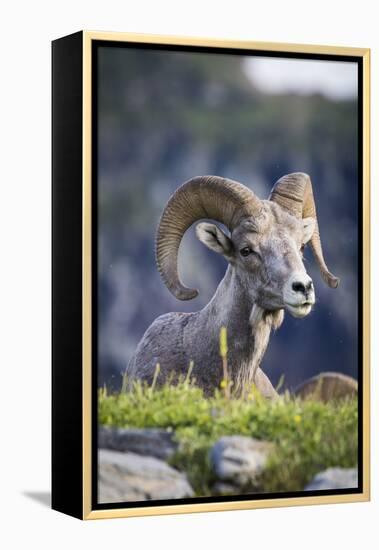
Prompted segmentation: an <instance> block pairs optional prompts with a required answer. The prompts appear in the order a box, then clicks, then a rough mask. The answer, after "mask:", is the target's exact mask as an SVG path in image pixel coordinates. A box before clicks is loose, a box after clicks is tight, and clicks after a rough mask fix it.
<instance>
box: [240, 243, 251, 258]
mask: <svg viewBox="0 0 379 550" xmlns="http://www.w3.org/2000/svg"><path fill="white" fill-rule="evenodd" d="M253 252H254V250H252V249H251V248H250V246H245V247H244V248H241V250H240V254H241V256H243V257H244V258H245V257H246V256H249V254H253Z"/></svg>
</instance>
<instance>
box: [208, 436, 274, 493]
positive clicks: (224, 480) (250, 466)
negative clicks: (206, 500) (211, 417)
mask: <svg viewBox="0 0 379 550" xmlns="http://www.w3.org/2000/svg"><path fill="white" fill-rule="evenodd" d="M272 449H273V444H272V443H270V442H268V441H258V440H257V439H254V438H251V437H244V436H239V435H233V436H225V437H222V438H221V439H219V440H218V441H217V442H216V443H215V444H214V445H213V447H212V449H211V452H210V461H211V464H212V468H213V471H214V474H215V476H216V478H217V479H218V482H217V483H216V484H215V487H214V489H215V492H216V493H218V494H222V493H223V494H225V493H233V492H234V493H235V494H236V493H237V494H238V492H239V491H240V490H243V488H245V487H249V488H250V489H251V488H252V487H254V485H255V484H256V482H257V479H258V476H259V475H260V474H261V473H262V471H263V469H264V467H265V465H266V462H267V458H268V456H269V454H270V452H271V451H272Z"/></svg>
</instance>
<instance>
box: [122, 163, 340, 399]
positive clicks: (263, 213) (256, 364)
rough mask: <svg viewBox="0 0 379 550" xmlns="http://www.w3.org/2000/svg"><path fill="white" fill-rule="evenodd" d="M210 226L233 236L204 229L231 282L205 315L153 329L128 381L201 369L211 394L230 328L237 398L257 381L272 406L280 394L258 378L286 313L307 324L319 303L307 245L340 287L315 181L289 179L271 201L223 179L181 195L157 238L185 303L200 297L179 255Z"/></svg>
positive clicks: (204, 180)
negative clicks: (181, 269) (182, 274)
mask: <svg viewBox="0 0 379 550" xmlns="http://www.w3.org/2000/svg"><path fill="white" fill-rule="evenodd" d="M204 218H205V219H211V220H215V221H217V222H220V223H222V224H224V225H225V226H226V227H227V228H228V229H229V231H230V235H227V234H226V233H224V232H223V231H222V230H221V229H220V228H219V227H218V226H216V225H214V224H210V223H205V222H203V223H200V224H198V225H197V227H196V234H197V237H198V238H199V240H200V241H201V242H202V243H204V244H205V246H207V247H208V248H210V249H211V250H213V251H214V252H218V253H219V254H222V255H223V256H224V257H225V259H226V260H227V261H228V264H229V265H228V268H227V271H226V274H225V276H224V278H223V280H222V281H221V283H220V284H219V286H218V288H217V290H216V292H215V294H214V296H213V298H212V299H211V301H210V302H209V303H208V304H207V305H206V306H205V307H204V308H203V309H202V310H201V311H197V312H196V313H167V314H166V315H162V316H161V317H158V318H157V319H156V320H155V321H154V322H153V323H152V325H151V326H150V327H149V328H148V329H147V331H146V332H145V334H144V336H143V338H142V340H141V341H140V343H139V345H138V347H137V349H136V352H135V354H134V357H133V358H132V359H131V361H130V363H129V365H128V367H127V372H126V375H127V378H128V379H129V380H134V379H141V380H145V381H147V382H151V380H152V379H153V376H154V372H155V369H156V365H157V363H159V364H160V374H159V376H158V379H159V381H160V382H163V381H165V380H167V378H168V376H169V375H170V373H174V374H175V375H179V374H181V375H185V374H186V373H187V371H188V367H189V364H190V361H193V365H194V367H193V371H192V373H193V376H194V377H195V379H196V383H197V384H198V385H199V386H200V387H202V388H203V390H204V391H205V393H206V394H210V393H212V392H213V391H214V389H215V388H217V387H219V385H220V382H221V380H222V368H221V363H220V356H219V333H220V328H221V327H222V326H226V327H227V331H228V344H229V353H228V369H229V376H230V378H231V379H232V380H233V383H234V386H233V388H234V391H236V392H239V393H241V392H242V390H243V388H245V387H248V386H249V385H251V384H252V383H253V382H255V384H256V386H257V388H258V390H259V391H260V392H261V393H262V394H263V395H265V396H267V397H273V396H275V395H276V391H275V389H274V388H273V386H272V385H271V383H270V381H269V379H268V378H267V376H266V375H265V374H264V373H263V371H262V370H261V369H260V363H261V360H262V357H263V355H264V353H265V350H266V348H267V344H268V340H269V336H270V332H271V330H272V329H276V328H278V327H279V326H280V325H281V323H282V321H283V317H284V310H285V309H286V310H287V311H289V312H290V313H291V314H292V315H293V316H294V317H298V318H302V317H305V316H306V315H308V314H309V313H310V311H311V309H312V306H313V305H314V303H315V293H314V288H313V283H312V280H311V278H310V277H309V275H308V274H307V273H306V270H305V267H304V264H303V261H302V250H303V248H304V246H305V244H306V243H308V242H309V243H310V246H311V249H312V251H313V254H314V257H315V259H316V262H317V264H318V266H319V269H320V271H321V275H322V277H323V279H324V281H325V282H326V283H327V284H328V285H329V286H330V287H332V288H336V287H337V286H338V283H339V279H338V278H337V277H335V276H334V275H332V274H331V273H330V272H329V271H328V268H327V266H326V264H325V261H324V257H323V253H322V248H321V240H320V234H319V228H318V223H317V215H316V207H315V203H314V198H313V192H312V184H311V180H310V177H309V176H308V175H307V174H304V173H294V174H289V175H287V176H284V177H282V178H281V179H280V180H279V181H278V182H277V183H276V184H275V185H274V187H273V189H272V191H271V195H270V197H269V200H260V199H258V197H257V196H256V195H255V194H254V193H253V192H252V191H251V190H250V189H248V188H247V187H245V186H244V185H242V184H240V183H238V182H235V181H232V180H229V179H225V178H221V177H218V176H201V177H195V178H192V179H190V180H189V181H187V182H186V183H184V184H183V185H182V186H181V187H179V188H178V189H177V191H176V192H175V193H174V194H173V195H172V197H171V198H170V199H169V201H168V203H167V205H166V207H165V209H164V211H163V214H162V217H161V220H160V223H159V227H158V231H157V238H156V259H157V265H158V269H159V272H160V274H161V277H162V279H163V282H164V283H165V285H166V286H167V288H168V289H169V290H170V292H171V293H172V294H173V295H174V296H176V298H178V299H179V300H191V299H192V298H195V297H196V296H197V295H198V291H197V290H194V289H190V288H186V287H185V286H184V285H183V284H182V282H181V281H180V278H179V275H178V265H177V264H178V251H179V246H180V243H181V240H182V237H183V235H184V233H185V231H186V230H187V229H188V228H189V227H190V226H191V225H192V224H193V223H194V222H196V221H198V220H200V219H204Z"/></svg>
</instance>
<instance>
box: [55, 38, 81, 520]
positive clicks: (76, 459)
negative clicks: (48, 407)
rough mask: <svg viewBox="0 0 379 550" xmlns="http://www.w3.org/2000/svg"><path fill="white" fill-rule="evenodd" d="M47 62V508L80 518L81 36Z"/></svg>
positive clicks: (58, 44) (64, 42)
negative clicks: (49, 418)
mask: <svg viewBox="0 0 379 550" xmlns="http://www.w3.org/2000/svg"><path fill="white" fill-rule="evenodd" d="M52 63H53V66H52V96H53V97H52V125H53V127H52V138H53V145H52V180H53V189H52V245H53V247H52V260H53V269H52V278H53V281H52V308H53V316H52V317H53V318H52V508H53V509H54V510H58V511H60V512H64V513H66V514H69V515H72V516H75V517H76V518H80V519H82V518H83V466H82V464H83V456H82V453H83V449H82V436H83V431H82V416H83V406H82V404H83V403H82V400H83V397H82V203H83V201H82V164H83V153H82V136H83V129H82V126H83V122H82V119H83V117H82V112H83V76H82V75H83V33H82V32H78V33H75V34H72V35H70V36H67V37H64V38H61V39H59V40H55V41H54V42H53V43H52Z"/></svg>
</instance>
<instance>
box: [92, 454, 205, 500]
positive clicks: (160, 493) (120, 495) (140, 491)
mask: <svg viewBox="0 0 379 550" xmlns="http://www.w3.org/2000/svg"><path fill="white" fill-rule="evenodd" d="M98 456H99V476H98V500H99V503H112V502H113V503H114V502H128V501H129V502H130V501H133V502H136V501H143V500H168V499H178V498H185V497H192V496H194V493H193V490H192V487H191V486H190V484H189V483H188V480H187V477H186V476H185V474H182V473H181V472H178V471H177V470H174V468H172V467H171V466H169V465H168V464H167V463H166V462H164V461H163V460H159V459H157V458H154V457H151V456H149V457H148V456H142V455H138V454H135V453H121V452H117V451H109V450H104V449H101V450H100V451H99V455H98Z"/></svg>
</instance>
